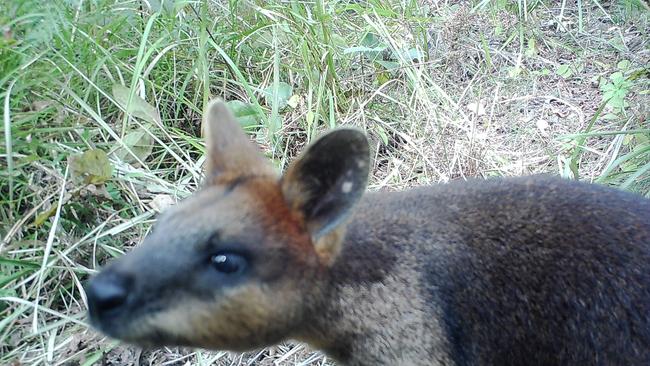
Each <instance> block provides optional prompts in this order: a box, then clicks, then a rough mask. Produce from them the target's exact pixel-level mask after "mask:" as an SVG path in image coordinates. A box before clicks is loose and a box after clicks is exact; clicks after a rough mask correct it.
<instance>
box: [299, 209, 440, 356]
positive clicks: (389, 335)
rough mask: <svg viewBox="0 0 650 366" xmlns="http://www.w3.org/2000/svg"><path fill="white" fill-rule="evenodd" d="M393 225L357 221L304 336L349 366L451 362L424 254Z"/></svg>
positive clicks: (333, 267) (354, 222) (326, 277)
mask: <svg viewBox="0 0 650 366" xmlns="http://www.w3.org/2000/svg"><path fill="white" fill-rule="evenodd" d="M389 226H393V224H390V223H387V226H385V227H384V228H381V226H379V227H378V226H375V227H370V226H369V225H364V222H363V221H359V220H356V221H353V222H352V223H351V225H350V227H349V229H348V233H347V235H346V237H345V239H344V242H343V247H342V249H341V252H340V254H339V256H338V257H337V259H336V261H335V263H334V264H333V266H332V267H331V271H330V272H328V273H327V275H326V276H325V278H324V281H323V283H324V284H325V285H324V286H323V289H324V291H323V292H322V293H321V294H319V295H317V298H319V299H320V301H319V302H318V303H317V304H316V305H315V306H314V308H313V309H312V311H310V313H309V316H308V317H307V319H306V322H305V323H306V326H305V330H306V331H305V332H304V333H305V334H303V335H301V336H300V337H299V339H300V340H303V341H306V342H307V343H309V344H311V345H312V346H313V347H315V348H319V349H323V350H325V352H326V353H327V354H328V355H329V356H331V357H333V358H334V359H336V360H337V361H338V362H339V363H340V364H341V365H348V366H356V365H358V366H365V365H418V364H421V363H422V364H426V365H437V364H443V363H444V364H450V363H449V362H448V359H447V357H446V353H445V352H444V351H443V350H444V349H446V348H445V347H443V344H442V343H441V342H443V341H442V340H443V339H444V337H441V336H440V335H441V327H440V325H439V324H438V323H437V321H436V320H435V319H440V317H439V316H437V315H438V314H436V312H437V309H436V306H434V304H431V303H429V299H425V298H423V297H422V293H423V291H422V289H423V288H424V287H425V286H426V285H425V284H424V283H422V279H421V273H422V272H421V271H419V269H418V268H417V266H418V264H417V261H416V260H415V258H416V253H414V252H413V251H412V250H411V249H410V248H409V247H408V246H404V247H400V245H399V243H400V242H402V243H403V242H404V241H405V240H406V241H408V236H409V235H410V233H408V232H407V231H408V230H409V229H408V227H405V226H404V225H402V226H401V228H399V229H397V228H396V227H389ZM395 226H397V225H395ZM431 355H435V357H437V359H431Z"/></svg>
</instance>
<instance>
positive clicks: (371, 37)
mask: <svg viewBox="0 0 650 366" xmlns="http://www.w3.org/2000/svg"><path fill="white" fill-rule="evenodd" d="M360 45H361V47H366V48H368V50H365V51H361V52H362V53H363V55H364V56H365V57H366V58H368V59H369V60H371V61H374V60H375V59H377V58H378V57H379V55H380V54H381V52H382V51H383V50H385V49H386V48H387V47H388V46H387V45H386V44H385V43H383V42H382V41H381V38H379V36H377V35H376V34H374V33H366V34H365V36H363V38H362V39H361V42H360Z"/></svg>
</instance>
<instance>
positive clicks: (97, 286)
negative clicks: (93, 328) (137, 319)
mask: <svg viewBox="0 0 650 366" xmlns="http://www.w3.org/2000/svg"><path fill="white" fill-rule="evenodd" d="M132 283H133V281H132V279H131V277H130V276H127V275H125V274H121V273H116V272H103V273H100V274H99V275H97V276H96V277H95V278H93V279H92V280H90V283H88V285H87V286H86V297H87V298H88V308H89V309H88V310H89V311H90V315H91V317H93V318H97V317H100V316H101V315H102V314H104V313H106V312H108V311H111V310H117V309H119V308H120V307H121V306H122V305H124V303H125V302H126V299H127V297H128V295H129V291H130V290H131V285H132Z"/></svg>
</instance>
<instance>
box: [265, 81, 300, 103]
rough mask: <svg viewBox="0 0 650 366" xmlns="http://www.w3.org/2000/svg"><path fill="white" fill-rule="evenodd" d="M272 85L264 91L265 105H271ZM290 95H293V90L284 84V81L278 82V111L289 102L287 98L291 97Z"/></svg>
mask: <svg viewBox="0 0 650 366" xmlns="http://www.w3.org/2000/svg"><path fill="white" fill-rule="evenodd" d="M273 92H274V89H273V85H270V86H269V87H267V88H266V89H264V91H263V93H264V100H265V101H266V105H268V106H270V105H271V103H273ZM291 94H293V88H292V87H291V85H289V84H287V83H285V82H284V81H280V82H279V83H278V95H277V98H278V107H279V108H280V109H282V108H284V107H286V106H287V102H288V101H289V98H290V97H291Z"/></svg>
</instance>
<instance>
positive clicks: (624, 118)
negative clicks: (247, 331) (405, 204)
mask: <svg viewBox="0 0 650 366" xmlns="http://www.w3.org/2000/svg"><path fill="white" fill-rule="evenodd" d="M608 3H609V4H604V2H603V3H601V2H600V1H596V0H582V1H578V2H577V3H574V2H567V1H562V2H556V1H532V0H528V1H526V0H520V1H516V2H512V1H493V2H492V1H458V2H453V3H452V2H447V1H418V2H416V1H411V0H402V1H397V0H391V1H381V0H372V1H314V2H297V1H268V2H259V1H258V2H253V1H236V0H230V1H221V2H217V1H176V2H169V1H167V2H163V4H162V5H160V2H158V1H149V2H137V1H108V0H95V1H58V2H41V1H35V0H25V1H18V0H13V1H11V0H10V1H5V2H2V3H0V14H2V15H0V26H1V27H2V32H3V34H2V36H0V100H1V101H2V106H3V107H2V108H3V113H2V116H3V117H2V118H3V128H2V131H3V134H2V140H3V144H2V147H1V148H0V149H1V150H0V155H1V156H0V158H1V159H0V166H1V167H2V169H1V172H0V177H1V178H0V179H1V180H0V200H1V201H2V205H1V206H0V236H1V237H2V239H3V240H2V242H1V243H0V363H1V364H12V363H15V362H19V363H21V364H30V365H31V364H34V365H37V364H63V363H65V364H80V365H82V364H83V365H86V364H93V363H94V362H97V363H101V362H104V363H111V364H117V365H121V364H133V363H134V362H135V360H137V359H139V360H141V361H142V362H147V363H150V364H171V363H174V364H176V363H178V364H180V363H183V364H184V363H186V362H190V363H192V364H199V365H208V364H223V365H230V364H251V365H252V364H255V365H271V364H273V365H294V364H295V365H312V364H313V365H316V364H319V365H320V364H324V363H329V361H327V359H326V358H325V357H324V356H322V355H321V354H320V353H314V352H312V351H310V350H308V349H306V348H305V347H304V346H302V345H296V344H292V343H289V344H285V345H281V346H278V347H274V348H271V349H267V350H261V351H259V352H252V353H248V354H245V355H236V354H231V353H227V352H215V353H213V352H205V351H196V350H187V349H162V350H155V351H145V352H143V353H140V352H139V351H138V350H135V349H132V348H128V347H124V346H121V345H119V344H116V343H113V342H111V341H108V340H105V339H103V338H102V337H101V336H99V335H96V334H95V333H94V332H92V331H89V330H87V328H86V326H85V325H84V324H85V316H84V310H85V308H86V304H85V302H84V297H83V292H82V289H81V284H82V282H83V281H84V280H85V279H87V278H88V276H89V275H91V274H92V273H94V272H95V271H96V269H97V268H99V266H100V265H102V264H103V263H106V261H107V260H109V259H110V258H113V257H116V256H119V255H121V253H123V252H124V251H126V250H128V249H129V248H130V247H132V246H133V245H136V244H137V243H139V242H140V240H141V239H142V238H143V237H144V236H145V235H146V233H147V231H148V230H149V228H150V226H151V224H152V222H153V221H154V220H155V214H156V212H158V211H160V210H162V209H164V207H166V206H167V205H169V204H170V203H173V202H175V201H177V200H179V199H182V198H184V197H186V196H187V195H189V194H190V193H191V192H193V191H194V190H196V189H197V188H199V187H200V185H201V176H202V163H203V161H204V157H203V154H204V146H203V143H202V139H201V131H202V126H201V118H200V114H201V110H202V107H203V105H204V104H205V103H206V101H208V100H209V99H210V98H212V97H217V96H218V97H221V98H224V99H226V100H228V101H230V105H231V107H232V108H233V109H234V110H235V112H236V114H237V116H238V118H239V120H240V122H241V123H242V125H243V126H245V128H246V129H247V131H248V132H250V134H251V137H252V138H254V139H256V140H257V141H258V142H259V143H260V145H261V146H262V147H263V149H264V151H265V152H266V154H267V155H268V156H269V157H270V158H272V159H273V160H274V161H275V162H276V164H277V166H278V168H279V169H282V168H284V167H285V166H286V165H287V163H288V162H289V161H291V159H292V158H293V157H294V156H295V155H296V154H297V153H298V152H299V151H300V150H301V149H302V148H303V147H304V145H305V144H307V143H308V142H309V141H310V140H311V139H313V138H314V137H315V136H317V135H318V134H319V133H320V132H322V131H324V130H326V129H329V128H333V127H336V126H339V125H354V126H357V127H360V128H362V129H364V130H365V131H367V133H368V136H369V138H370V140H371V144H372V152H373V154H374V156H373V159H374V166H373V169H372V171H373V176H372V178H371V183H370V189H373V190H377V189H404V188H407V187H411V186H418V185H423V184H429V183H436V182H445V181H449V180H454V179H465V178H469V177H490V176H511V175H523V174H533V173H551V174H558V175H562V176H565V177H567V178H572V179H580V180H586V181H593V182H597V183H599V184H607V185H612V186H617V187H620V188H621V189H626V190H631V191H635V192H638V193H640V194H642V195H645V196H646V197H650V110H649V106H650V103H649V102H650V97H649V96H648V93H650V81H649V75H650V43H649V42H650V38H649V37H648V34H650V23H649V18H648V16H649V10H648V6H647V3H644V2H643V1H637V0H619V1H612V2H608Z"/></svg>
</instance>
